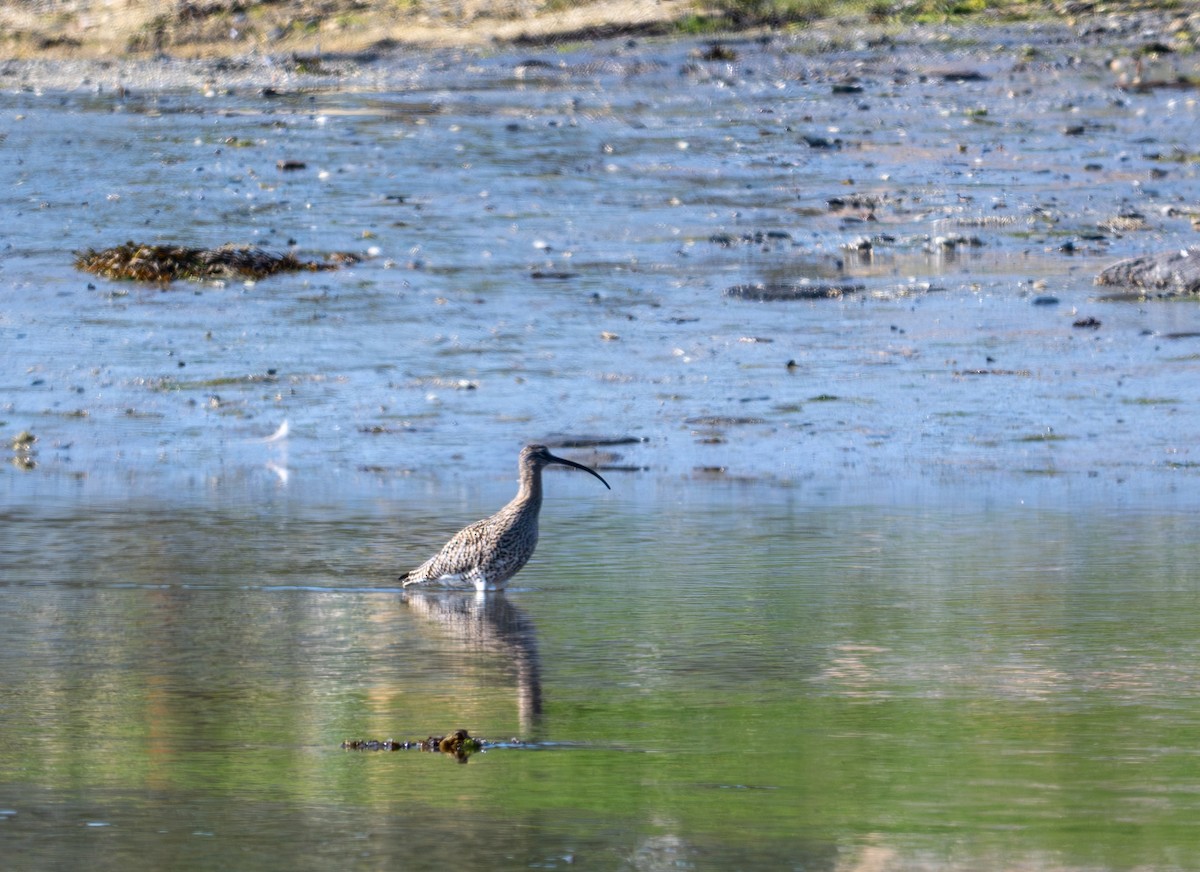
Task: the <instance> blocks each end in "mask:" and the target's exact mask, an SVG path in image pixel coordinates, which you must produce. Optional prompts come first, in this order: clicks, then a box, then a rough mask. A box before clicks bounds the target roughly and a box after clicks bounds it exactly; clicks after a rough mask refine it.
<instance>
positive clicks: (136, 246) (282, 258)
mask: <svg viewBox="0 0 1200 872" xmlns="http://www.w3.org/2000/svg"><path fill="white" fill-rule="evenodd" d="M75 266H76V268H77V269H81V270H84V271H85V272H90V273H95V274H96V275H98V276H103V277H104V278H106V279H131V280H133V281H140V282H157V283H158V284H162V285H165V284H169V283H170V282H172V281H174V280H175V279H232V278H242V279H260V278H265V277H266V276H271V275H275V273H280V272H297V271H308V272H316V271H319V270H328V269H337V268H338V265H337V264H336V263H319V262H316V261H302V260H299V259H298V258H297V257H296V256H295V255H294V254H292V253H291V252H288V253H287V254H272V253H271V252H268V251H263V250H262V249H261V248H249V247H238V246H235V245H222V246H221V247H220V248H187V247H184V246H179V245H145V244H142V243H137V242H126V243H125V244H124V245H118V246H116V247H115V248H105V249H103V250H101V251H96V250H95V249H92V248H89V249H87V250H86V251H81V252H76V254H75Z"/></svg>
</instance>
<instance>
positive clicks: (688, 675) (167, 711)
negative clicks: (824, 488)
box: [0, 488, 1200, 869]
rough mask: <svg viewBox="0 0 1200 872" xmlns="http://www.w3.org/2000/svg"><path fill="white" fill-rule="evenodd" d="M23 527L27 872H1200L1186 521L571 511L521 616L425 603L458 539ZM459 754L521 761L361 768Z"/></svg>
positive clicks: (367, 511) (239, 526) (427, 514)
mask: <svg viewBox="0 0 1200 872" xmlns="http://www.w3.org/2000/svg"><path fill="white" fill-rule="evenodd" d="M452 513H453V512H452V510H449V509H447V510H446V512H445V514H447V515H449V514H452ZM410 515H411V517H410ZM4 520H5V522H6V523H5V543H4V545H3V549H2V553H3V557H4V560H5V578H4V585H3V588H2V594H3V595H2V596H0V671H2V673H3V675H4V676H5V677H4V695H3V701H2V702H0V736H2V737H3V739H2V740H0V842H2V843H3V845H4V854H5V856H6V858H9V859H10V860H11V862H13V863H16V864H17V865H15V866H13V868H22V869H24V868H31V869H34V868H79V867H80V866H81V865H83V864H85V863H86V864H87V865H88V866H90V867H93V868H98V869H109V868H112V869H116V868H122V869H129V868H172V869H216V868H246V869H251V868H253V869H276V868H278V869H285V868H286V869H307V868H329V867H330V864H331V863H333V864H335V865H337V867H338V868H395V867H396V866H397V865H427V866H430V867H438V866H440V867H442V868H449V867H454V868H547V867H553V868H566V867H570V868H603V869H612V868H631V869H632V868H639V869H641V868H649V869H655V868H718V867H719V868H733V867H737V868H764V869H776V868H802V869H852V868H911V867H912V866H914V865H924V866H927V867H930V868H981V867H988V866H996V865H1025V866H1031V867H1042V868H1068V869H1077V868H1085V867H1086V868H1114V869H1116V868H1130V867H1134V866H1139V867H1154V868H1172V867H1176V868H1187V867H1191V866H1193V864H1194V859H1193V858H1194V857H1196V856H1200V836H1198V835H1197V834H1196V830H1195V827H1194V821H1195V820H1196V819H1197V817H1198V816H1200V754H1198V752H1197V749H1196V745H1195V741H1194V737H1195V735H1196V732H1197V727H1198V726H1200V724H1198V721H1200V690H1198V689H1197V686H1196V683H1195V681H1194V677H1193V666H1194V663H1195V662H1196V659H1197V657H1196V655H1197V653H1198V651H1197V648H1198V646H1200V643H1198V642H1197V636H1196V633H1195V629H1194V625H1195V619H1194V615H1195V607H1196V599H1197V598H1196V593H1197V590H1196V582H1195V581H1194V579H1193V578H1192V576H1191V567H1194V566H1195V565H1196V562H1197V556H1198V555H1197V545H1196V543H1195V541H1194V537H1193V536H1192V533H1191V529H1192V523H1191V518H1190V516H1189V515H1188V514H1187V513H1185V512H1178V513H1171V512H1141V513H1139V512H1125V513H1123V515H1122V516H1120V517H1116V516H1115V515H1114V513H1110V512H1102V511H1084V512H1080V511H1067V510H1064V509H1048V510H1035V509H1023V508H1022V509H1012V510H1007V509H1006V510H995V509H992V510H985V509H978V508H976V509H971V510H963V509H962V508H960V507H954V508H936V509H925V508H922V509H907V510H906V509H902V508H897V507H890V506H888V507H880V506H835V507H832V508H824V509H821V510H814V509H812V508H810V507H808V506H801V505H798V504H795V503H793V502H792V501H791V498H790V496H787V495H785V496H783V497H781V496H780V495H779V494H778V493H777V492H776V493H772V492H770V491H769V489H766V488H753V489H747V490H745V491H742V492H736V491H729V492H723V493H722V492H710V493H708V495H707V496H702V497H699V498H697V497H696V496H694V495H693V496H692V497H690V498H689V500H688V501H679V500H671V499H661V500H649V501H645V500H639V501H633V502H626V503H616V504H615V505H612V504H610V505H606V506H595V505H590V504H571V505H566V504H558V505H554V506H553V518H552V519H548V520H547V531H546V532H547V536H546V539H545V541H544V543H543V546H542V550H541V551H539V554H538V557H537V558H536V559H535V561H534V563H532V564H531V565H530V567H529V568H528V569H527V570H526V572H524V573H523V574H522V575H521V576H520V578H519V581H520V582H521V585H522V587H520V588H519V589H517V590H515V591H512V592H510V593H509V594H508V595H507V596H480V597H476V596H475V595H473V594H466V595H463V594H447V595H436V596H418V597H414V598H410V599H405V598H404V597H403V596H402V595H401V594H400V592H399V591H398V590H396V589H395V587H394V586H393V585H394V581H393V580H392V577H391V575H392V572H393V571H394V570H395V569H396V568H397V567H398V566H399V565H401V563H403V560H404V558H405V557H406V556H407V553H408V552H410V551H411V552H412V553H420V552H421V551H422V550H424V549H425V548H426V547H427V545H428V544H429V541H431V540H433V539H435V538H436V536H437V535H438V529H440V526H441V524H442V523H445V524H446V526H448V527H453V526H454V524H453V523H449V522H446V520H445V519H443V518H439V512H438V511H437V509H436V507H434V509H432V510H431V509H430V507H428V506H425V507H422V511H421V512H418V511H417V510H416V509H414V508H410V507H401V506H398V505H395V504H388V503H386V502H381V503H375V504H370V505H358V504H356V505H353V506H351V507H349V508H347V507H346V506H341V507H337V506H330V507H325V508H322V507H318V506H316V505H313V504H307V503H302V502H296V503H281V504H278V505H274V506H269V507H266V508H263V507H261V506H259V507H257V508H255V509H254V510H253V511H251V510H248V509H247V508H246V507H239V506H237V505H223V506H212V505H207V504H204V503H203V501H201V503H200V504H199V505H193V506H191V507H185V508H182V509H181V508H178V507H175V508H168V507H167V506H166V505H164V504H156V503H153V502H151V503H147V504H145V505H142V506H137V507H134V508H133V509H132V510H131V509H130V507H129V506H127V505H126V506H120V507H113V506H108V507H105V506H94V505H93V506H75V507H72V506H70V505H66V506H59V507H58V508H57V509H55V510H39V509H32V508H27V509H12V510H10V511H9V512H7V514H6V517H5V519H4ZM397 530H401V531H404V532H403V533H400V534H397ZM67 539H69V540H70V541H71V542H72V543H73V544H74V549H73V553H74V554H75V555H76V557H75V558H74V559H70V560H65V561H47V560H46V557H45V555H47V554H56V553H59V545H58V543H61V542H62V541H65V540H67ZM89 554H90V555H97V554H102V555H104V557H103V560H102V565H97V563H96V562H95V561H94V559H88V557H87V555H89ZM334 566H336V571H335V570H334V569H333V568H332V567H334ZM457 727H465V728H467V729H470V730H471V732H472V733H473V734H475V735H481V736H486V737H488V738H491V739H503V738H507V737H509V736H519V737H521V738H523V739H527V740H531V741H532V742H533V743H534V744H533V745H532V746H531V747H528V748H499V749H495V750H492V751H488V752H486V753H483V754H477V755H474V756H473V757H472V758H471V759H470V762H469V763H468V764H467V765H458V764H457V763H456V762H455V761H454V760H453V759H452V758H449V757H446V756H442V755H437V754H426V753H420V752H416V751H401V752H391V753H388V752H378V753H369V752H345V751H342V750H340V747H339V746H340V743H341V741H342V740H343V739H349V738H388V737H394V738H398V739H405V738H419V737H423V736H426V735H429V734H431V733H441V732H445V731H447V730H452V729H455V728H457ZM871 864H876V865H875V866H872V865H871Z"/></svg>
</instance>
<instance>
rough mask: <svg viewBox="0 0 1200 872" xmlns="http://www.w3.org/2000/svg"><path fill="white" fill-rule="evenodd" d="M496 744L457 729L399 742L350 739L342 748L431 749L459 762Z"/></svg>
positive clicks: (354, 749) (343, 743) (382, 749)
mask: <svg viewBox="0 0 1200 872" xmlns="http://www.w3.org/2000/svg"><path fill="white" fill-rule="evenodd" d="M514 743H517V740H516V739H513V740H512V741H511V742H508V743H507V744H514ZM495 744H497V743H496V742H490V741H488V740H487V739H477V738H475V737H473V736H472V735H471V734H470V733H468V732H467V731H466V730H455V731H454V732H453V733H449V734H447V735H445V736H430V737H429V738H427V739H418V740H415V741H411V742H398V741H396V740H394V739H382V740H380V739H350V740H348V741H345V742H342V748H343V749H345V750H347V751H409V750H417V751H429V752H433V753H440V754H448V755H449V756H451V757H454V758H455V759H456V760H458V762H459V763H466V762H467V760H468V759H469V758H470V756H471V755H472V754H474V753H476V752H477V751H483V750H484V749H486V748H487V747H489V746H491V745H495Z"/></svg>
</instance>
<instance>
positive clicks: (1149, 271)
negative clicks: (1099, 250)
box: [1096, 247, 1200, 296]
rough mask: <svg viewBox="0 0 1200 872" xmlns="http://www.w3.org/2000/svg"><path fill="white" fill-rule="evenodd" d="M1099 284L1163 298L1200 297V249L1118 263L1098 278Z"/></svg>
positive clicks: (1187, 249)
mask: <svg viewBox="0 0 1200 872" xmlns="http://www.w3.org/2000/svg"><path fill="white" fill-rule="evenodd" d="M1096 284H1098V285H1113V286H1117V287H1122V288H1127V289H1133V290H1139V291H1142V292H1143V293H1157V294H1162V295H1164V296H1174V295H1179V294H1200V247H1192V248H1180V249H1175V250H1174V251H1163V252H1159V253H1158V254H1147V255H1143V256H1142V257H1131V258H1128V259H1126V260H1121V261H1118V262H1117V263H1114V264H1113V265H1112V266H1110V267H1106V268H1105V269H1104V270H1102V271H1101V272H1100V275H1098V276H1096Z"/></svg>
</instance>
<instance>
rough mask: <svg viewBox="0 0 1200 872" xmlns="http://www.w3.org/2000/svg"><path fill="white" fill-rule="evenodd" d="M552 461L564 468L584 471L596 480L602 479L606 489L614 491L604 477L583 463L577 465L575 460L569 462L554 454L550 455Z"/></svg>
mask: <svg viewBox="0 0 1200 872" xmlns="http://www.w3.org/2000/svg"><path fill="white" fill-rule="evenodd" d="M550 459H551V460H552V461H553V462H554V463H561V464H562V465H563V466H573V467H575V468H576V469H582V470H583V471H584V472H590V473H591V474H592V475H594V476H596V478H598V479H600V481H601V482H603V484H604V486H605V487H606V488H608V489H609V490H612V488H611V487H609V484H608V482H606V481H604V476H602V475H601V474H600V473H598V472H596V470H594V469H592V468H591V467H590V466H584V465H583V464H582V463H576V462H575V461H574V460H567V459H566V458H563V457H555V456H554V455H553V454H551V455H550Z"/></svg>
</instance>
